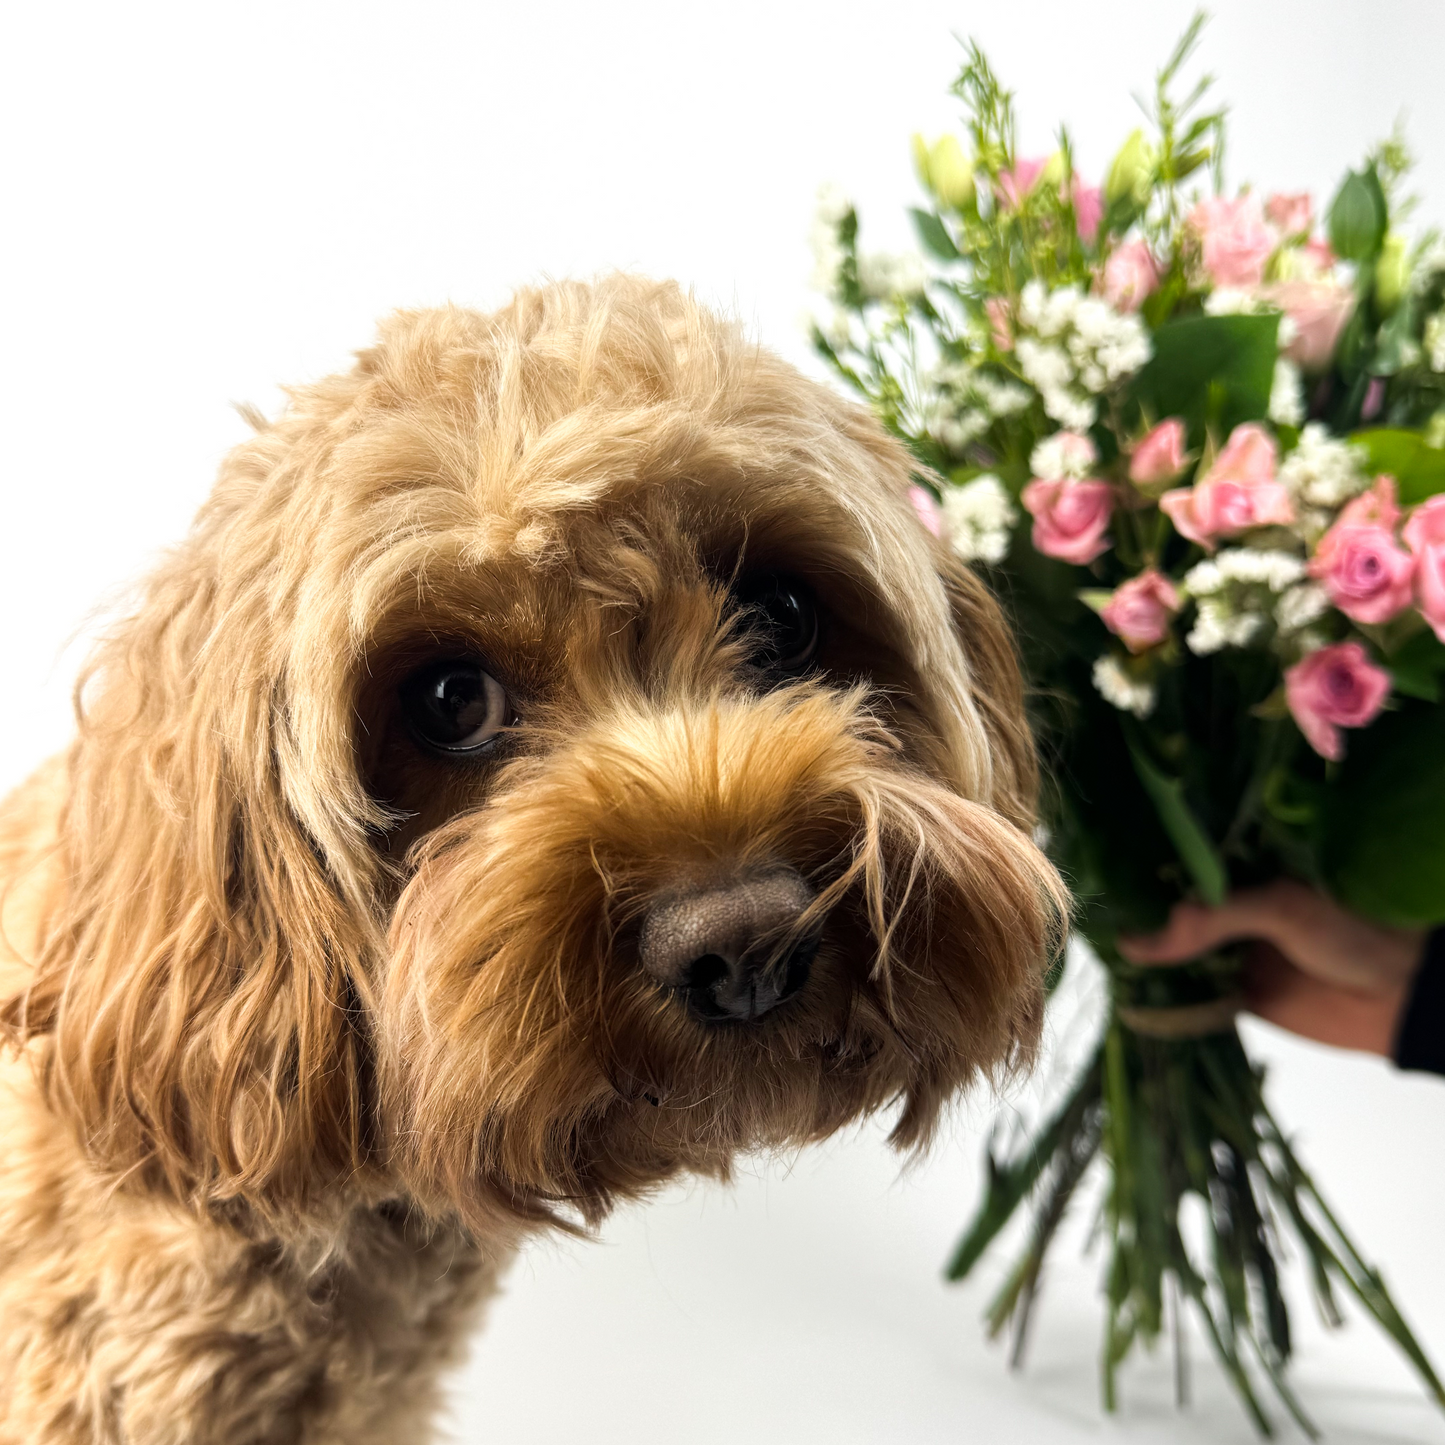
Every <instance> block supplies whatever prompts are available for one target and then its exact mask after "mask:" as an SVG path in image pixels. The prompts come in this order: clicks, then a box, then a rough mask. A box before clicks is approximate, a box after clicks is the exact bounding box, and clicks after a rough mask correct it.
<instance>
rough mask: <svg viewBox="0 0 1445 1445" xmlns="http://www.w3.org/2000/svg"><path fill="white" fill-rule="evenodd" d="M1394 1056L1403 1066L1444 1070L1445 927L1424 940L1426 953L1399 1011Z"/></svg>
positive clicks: (1427, 1069) (1443, 1071)
mask: <svg viewBox="0 0 1445 1445" xmlns="http://www.w3.org/2000/svg"><path fill="white" fill-rule="evenodd" d="M1394 1057H1395V1062H1396V1063H1397V1064H1398V1065H1399V1066H1400V1067H1401V1068H1402V1069H1422V1070H1424V1071H1425V1072H1427V1073H1431V1074H1445V928H1437V929H1436V930H1435V931H1434V933H1432V934H1431V935H1430V936H1429V937H1428V938H1427V939H1426V940H1425V957H1424V958H1423V959H1422V960H1421V961H1420V967H1419V969H1417V970H1416V973H1415V978H1414V981H1413V982H1412V983H1411V985H1410V993H1409V997H1408V998H1406V1000H1405V1007H1404V1009H1403V1010H1402V1011H1401V1013H1400V1026H1399V1028H1398V1029H1397V1030H1396V1033H1395V1050H1394Z"/></svg>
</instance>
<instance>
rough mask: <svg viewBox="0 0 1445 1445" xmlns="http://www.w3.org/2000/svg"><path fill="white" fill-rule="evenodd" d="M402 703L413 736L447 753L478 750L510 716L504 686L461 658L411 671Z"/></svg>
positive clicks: (403, 692) (478, 666)
mask: <svg viewBox="0 0 1445 1445" xmlns="http://www.w3.org/2000/svg"><path fill="white" fill-rule="evenodd" d="M401 705H402V710H403V711H404V712H405V714H406V718H407V721H408V722H409V723H410V724H411V726H412V730H413V731H414V732H415V733H416V735H417V737H418V738H419V739H420V740H421V741H422V742H423V743H425V744H426V745H427V746H428V747H432V748H436V749H437V750H439V751H441V752H445V753H475V752H479V751H480V750H481V749H483V748H485V747H486V746H487V745H488V744H489V743H491V742H492V741H493V740H494V739H495V738H496V736H497V734H498V733H500V732H501V731H502V729H503V728H505V727H506V726H507V723H508V722H509V721H510V718H511V709H510V706H509V704H508V702H507V692H506V689H505V688H504V687H503V686H502V684H501V683H499V682H498V681H497V679H496V678H495V677H493V676H492V675H491V673H489V672H487V671H486V670H485V669H484V668H483V667H482V666H481V664H480V663H477V662H472V661H469V660H467V659H465V658H463V659H461V660H450V661H446V662H434V663H431V664H430V665H429V666H427V667H424V668H422V669H421V671H420V672H415V673H413V674H412V675H411V677H409V678H408V679H407V680H406V681H405V682H404V683H403V684H402V686H401Z"/></svg>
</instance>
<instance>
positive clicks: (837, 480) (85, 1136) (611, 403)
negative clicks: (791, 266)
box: [0, 277, 1064, 1445]
mask: <svg viewBox="0 0 1445 1445" xmlns="http://www.w3.org/2000/svg"><path fill="white" fill-rule="evenodd" d="M908 480H909V461H908V459H907V457H906V455H905V453H904V452H903V450H902V449H901V448H900V447H899V446H898V445H897V444H896V443H895V442H893V441H892V440H890V439H889V438H887V437H886V436H885V435H884V434H883V433H882V432H881V431H880V430H879V429H878V428H877V426H876V425H875V424H874V423H873V422H872V421H870V420H869V419H868V418H867V417H866V416H865V415H864V414H862V413H861V412H859V411H858V410H856V409H855V408H853V407H851V406H849V405H848V404H846V403H844V402H843V401H841V400H839V399H838V398H837V397H836V396H834V395H833V394H831V393H830V392H829V391H827V390H826V389H824V388H822V387H819V386H817V385H815V384H813V383H811V382H809V381H807V380H805V379H804V378H803V377H801V376H800V375H799V374H798V373H797V372H795V371H794V370H792V369H791V368H789V367H787V366H786V365H784V364H783V363H782V362H780V361H778V360H777V359H776V358H774V357H772V356H770V355H769V354H767V353H766V352H764V351H761V350H759V349H757V348H756V347H753V346H751V345H749V344H747V343H746V342H745V341H744V339H743V338H742V337H741V335H740V334H739V332H738V330H737V329H736V328H735V327H734V326H733V325H731V324H729V323H727V322H724V321H722V320H720V319H719V318H717V317H715V316H713V315H711V314H709V313H708V312H706V311H705V310H703V309H701V308H699V307H697V306H696V305H695V304H693V303H692V302H691V301H690V300H689V299H688V298H687V297H686V296H685V295H684V294H682V293H681V292H680V291H678V290H677V288H675V287H673V286H670V285H658V284H653V283H648V282H644V281H641V280H637V279H634V278H627V277H615V278H611V279H609V280H607V281H604V282H602V283H599V284H597V285H595V286H588V285H582V284H571V285H558V286H552V287H549V288H546V289H543V290H536V291H525V292H521V293H519V294H518V295H517V297H516V298H515V299H514V300H513V302H512V303H511V304H510V305H509V306H508V307H507V308H505V309H504V310H502V311H500V312H498V313H497V314H495V315H491V316H483V315H479V314H476V313H474V312H469V311H464V310H459V309H445V310H436V311H425V312H415V313H403V314H400V315H397V316H395V317H393V318H392V319H391V320H390V321H389V322H388V323H386V325H385V326H384V327H383V329H382V332H381V335H380V338H379V340H378V342H377V344H376V345H375V346H374V347H373V348H371V349H370V350H368V351H366V352H363V353H362V354H361V355H360V356H359V358H358V360H357V364H356V365H355V367H354V368H353V369H352V370H351V371H350V372H348V373H346V374H345V375H340V376H336V377H332V378H329V379H328V380H326V381H323V382H321V383H319V384H317V385H315V386H311V387H306V388H302V389H298V390H296V391H295V392H293V393H291V401H290V405H289V406H288V408H287V409H286V411H285V413H284V415H283V416H282V417H281V418H280V419H279V420H278V421H277V422H275V423H274V424H272V425H262V426H261V427H260V429H259V430H258V433H257V435H256V436H254V437H253V438H252V439H250V440H249V441H247V442H246V443H244V444H243V445H241V446H240V447H238V448H237V449H236V450H235V451H234V452H233V453H232V454H231V455H230V456H229V457H228V458H227V460H226V462H225V464H224V466H223V468H222V472H221V476H220V479H219V481H218V482H217V484H216V487H215V490H214V492H213V494H212V496H211V498H210V500H209V501H208V502H207V503H206V505H205V507H204V508H203V509H202V511H201V513H200V515H199V516H198V518H197V519H196V522H195V525H194V527H193V529H192V531H191V533H190V535H189V536H188V537H187V538H186V540H185V541H184V542H183V543H182V544H181V546H180V547H179V548H177V549H176V550H175V551H174V552H173V553H172V554H171V555H170V556H169V557H168V558H167V559H166V560H165V561H164V562H163V563H162V564H161V565H160V567H159V568H158V569H157V570H156V571H155V573H154V575H153V576H152V577H151V578H150V579H149V581H148V582H147V583H146V584H145V586H144V589H143V591H142V593H141V595H140V598H139V601H138V603H137V604H136V606H135V608H134V610H133V611H132V612H131V613H130V615H128V616H127V617H125V618H124V619H123V620H122V621H120V622H119V624H118V625H117V626H116V627H115V629H114V631H113V633H112V634H111V636H110V637H109V638H108V640H106V641H105V642H104V643H103V644H102V645H101V647H100V648H99V650H98V652H97V654H96V656H95V658H94V660H93V663H92V665H91V668H90V669H89V672H88V674H87V676H86V678H85V679H84V681H83V684H82V687H81V690H80V693H79V697H80V703H79V707H78V711H79V730H78V736H77V738H76V741H75V743H74V745H73V746H72V747H71V749H70V751H69V752H68V754H66V756H65V757H64V758H63V759H60V760H57V761H56V762H54V763H52V764H50V765H48V766H47V767H46V768H45V769H43V770H42V771H41V773H39V774H37V775H36V777H35V778H34V779H32V780H31V782H30V783H29V784H27V785H26V786H25V787H24V788H22V789H21V790H20V791H19V792H17V793H16V794H15V795H13V796H12V798H11V799H10V800H9V801H8V802H7V804H6V805H5V809H4V812H3V815H0V878H3V883H4V889H5V893H4V915H3V921H4V942H3V944H0V999H3V1000H4V1002H3V1004H0V1028H3V1031H4V1034H5V1036H6V1037H8V1039H9V1041H10V1042H11V1044H12V1045H13V1056H12V1058H11V1059H10V1061H8V1062H5V1063H0V1140H3V1144H4V1153H3V1161H4V1162H3V1165H0V1442H5V1445H9V1442H17V1445H18V1442H21V1441H24V1442H27V1445H36V1442H45V1445H52V1442H53V1445H60V1442H66V1445H72V1442H73V1445H80V1442H115V1445H120V1442H128V1445H136V1442H146V1445H150V1442H177V1445H179V1442H181V1441H187V1442H195V1445H210V1442H216V1445H221V1442H224V1445H242V1442H262V1441H266V1442H272V1441H298V1442H299V1441H305V1442H323V1441H324V1442H330V1441H337V1442H339V1441H342V1440H345V1441H348V1442H352V1445H356V1442H363V1445H364V1442H381V1441H402V1440H405V1441H412V1440H417V1439H419V1438H421V1436H422V1434H424V1433H425V1429H426V1424H425V1422H426V1421H427V1420H428V1419H429V1418H430V1415H431V1413H432V1411H433V1409H434V1404H435V1401H434V1381H435V1379H436V1377H437V1374H438V1371H439V1370H440V1368H441V1367H442V1366H443V1365H444V1364H445V1363H447V1362H448V1361H449V1360H450V1359H451V1357H452V1355H453V1354H454V1352H455V1350H456V1349H457V1348H458V1347H459V1344H460V1342H461V1341H462V1340H464V1338H465V1333H466V1330H467V1329H468V1328H469V1327H470V1325H471V1324H472V1323H473V1322H474V1320H475V1317H476V1315H477V1313H478V1311H479V1309H480V1307H481V1305H482V1302H483V1301H484V1300H485V1298H486V1297H487V1295H488V1294H490V1293H491V1292H492V1291H493V1289H494V1288H495V1282H496V1277H497V1273H498V1270H499V1269H500V1268H501V1267H502V1266H503V1265H504V1264H505V1261H506V1259H507V1258H508V1256H509V1255H510V1254H511V1253H512V1252H513V1251H514V1249H515V1247H516V1245H517V1243H518V1241H519V1239H521V1238H522V1237H523V1236H524V1234H525V1233H526V1232H527V1231H529V1230H534V1229H537V1228H541V1227H557V1226H560V1227H564V1228H581V1227H585V1226H586V1225H588V1224H590V1223H592V1222H594V1221H596V1220H597V1219H599V1218H600V1217H601V1216H602V1215H603V1214H604V1213H605V1212H606V1210H607V1209H608V1208H609V1207H611V1206H612V1205H613V1204H615V1203H616V1202H618V1201H619V1200H623V1199H629V1198H636V1197H638V1196H641V1195H644V1194H645V1193H646V1192H647V1191H648V1190H649V1189H650V1188H652V1187H654V1186H656V1185H657V1184H658V1183H659V1182H661V1181H663V1180H665V1179H667V1178H669V1177H671V1176H673V1175H675V1174H677V1173H678V1172H679V1171H697V1172H701V1173H706V1174H712V1175H725V1174H726V1173H727V1170H728V1167H729V1161H730V1160H731V1159H732V1158H733V1157H734V1155H735V1154H736V1153H737V1152H738V1151H740V1150H746V1149H755V1148H768V1147H779V1146H785V1145H792V1144H797V1143H800V1142H804V1141H807V1140H812V1139H818V1138H821V1137H823V1136H824V1135H827V1134H829V1133H831V1132H832V1131H834V1130H836V1129H837V1128H839V1127H840V1126H841V1125H843V1124H844V1123H846V1122H847V1121H849V1120H852V1119H856V1118H858V1117H859V1116H861V1115H863V1114H866V1113H869V1112H871V1111H874V1110H877V1109H881V1108H884V1107H886V1106H889V1105H893V1104H898V1105H900V1109H899V1113H898V1122H897V1126H896V1137H897V1139H898V1141H899V1142H900V1143H901V1144H903V1145H907V1146H916V1145H918V1144H920V1143H922V1142H923V1141H925V1140H926V1139H927V1137H928V1134H929V1131H930V1129H931V1127H932V1125H933V1124H934V1122H935V1121H936V1119H937V1118H938V1115H939V1111H940V1109H941V1108H942V1107H943V1106H944V1104H945V1103H946V1101H947V1100H948V1098H949V1097H950V1096H951V1095H952V1094H953V1093H954V1091H956V1090H957V1089H958V1088H959V1087H961V1086H963V1085H965V1084H967V1083H968V1082H969V1081H970V1079H972V1078H974V1077H975V1076H976V1075H977V1074H978V1073H979V1072H980V1071H996V1070H998V1069H1000V1068H1008V1067H1011V1066H1014V1065H1016V1064H1018V1063H1019V1062H1021V1061H1026V1060H1027V1059H1028V1057H1029V1056H1030V1053H1031V1050H1032V1048H1033V1046H1034V1043H1035V1040H1036V1037H1037V1031H1038V1023H1039V1017H1040V1011H1041V978H1042V972H1043V965H1044V963H1045V961H1046V960H1047V959H1048V958H1049V956H1050V955H1051V953H1052V951H1053V950H1054V949H1055V948H1056V947H1057V945H1058V942H1059V933H1060V928H1061V923H1062V919H1063V917H1064V901H1063V896H1062V892H1061V889H1060V886H1059V883H1058V880H1057V878H1056V877H1055V875H1054V874H1053V872H1052V870H1051V869H1050V868H1049V866H1048V864H1047V863H1046V862H1045V860H1044V859H1043V857H1042V856H1041V854H1040V853H1039V852H1038V851H1037V849H1036V848H1035V846H1034V844H1033V842H1032V841H1031V838H1030V829H1031V826H1032V821H1033V807H1034V785H1035V777H1034V760H1033V753H1032V748H1031V743H1030V739H1029V735H1028V731H1027V728H1026V725H1025V720H1024V716H1023V708H1022V700H1021V694H1020V684H1019V678H1018V671H1017V667H1016V664H1015V661H1014V656H1013V652H1012V648H1011V644H1010V639H1009V637H1008V635H1007V632H1006V629H1005V627H1004V625H1003V623H1002V620H1001V618H1000V615H999V612H998V609H997V608H996V606H995V604H994V603H993V601H992V600H991V598H990V597H989V596H988V594H987V591H986V589H985V588H984V587H983V586H982V585H981V584H980V583H979V582H978V581H977V580H976V579H975V578H974V577H973V576H972V575H971V574H970V573H969V572H968V571H967V570H966V569H965V568H963V567H962V566H961V565H959V564H958V563H957V561H956V560H955V559H953V558H952V557H951V555H949V554H948V552H947V549H945V548H943V547H942V546H940V545H939V544H937V543H935V542H934V541H933V539H932V538H931V537H929V536H928V535H927V533H926V532H925V531H924V529H923V528H922V527H920V526H919V525H918V523H917V521H916V519H915V518H914V516H913V515H912V512H911V509H910V507H909V504H908V501H907V495H906V492H907V485H908ZM755 567H771V568H777V569H784V570H786V571H788V572H790V573H796V574H798V575H800V576H802V577H804V578H806V579H807V580H808V581H809V583H810V584H811V585H812V587H813V588H814V589H815V590H816V593H817V595H818V597H819V600H820V603H821V606H822V608H823V609H824V613H825V616H826V618H827V632H826V634H825V638H824V644H823V652H822V656H821V667H820V670H819V671H818V672H817V673H816V674H814V675H812V676H809V677H806V678H803V679H800V680H795V681H792V682H789V683H786V684H785V685H781V686H769V685H767V682H766V680H765V679H762V678H760V677H759V676H758V675H757V671H756V668H753V667H751V666H750V665H749V663H748V660H747V652H746V647H745V641H746V639H745V638H744V637H743V636H741V635H740V633H739V628H738V624H737V618H736V616H735V614H734V612H733V610H732V609H731V608H730V605H729V592H728V587H729V582H730V579H731V578H732V577H733V576H734V575H735V574H737V573H738V572H739V571H740V570H743V569H745V568H755ZM448 647H452V648H457V647H466V648H467V649H469V650H472V651H479V652H480V653H482V654H483V655H484V656H485V657H486V658H487V659H488V663H489V666H490V667H491V669H492V670H493V671H494V672H495V673H496V674H497V675H498V676H499V677H504V678H505V679H506V681H507V686H508V688H509V691H510V692H511V695H512V697H513V699H514V702H515V706H516V711H517V715H518V720H517V723H516V726H515V727H514V728H513V729H512V730H511V732H510V734H509V735H508V736H507V737H506V738H505V739H504V741H503V745H502V746H501V747H500V748H499V749H498V751H497V753H496V755H495V757H493V758H492V759H491V760H490V761H488V762H487V763H486V764H485V765H482V766H475V765H460V764H458V763H457V762H455V761H442V760H439V759H436V758H434V757H432V756H430V755H428V754H425V753H424V752H422V751H421V750H420V749H418V748H417V747H416V746H415V745H414V744H413V743H412V742H411V740H410V737H409V735H408V733H407V731H406V729H405V728H404V727H403V726H402V725H401V722H400V719H399V715H398V704H397V700H396V698H397V687H398V683H399V682H400V680H401V679H402V678H404V677H405V676H406V675H408V673H409V672H410V671H411V670H412V669H414V668H415V667H416V666H417V665H418V663H419V662H421V661H423V660H425V659H426V658H428V657H430V656H434V655H436V654H437V653H438V651H439V650H445V649H446V648H448ZM780 861H781V862H785V863H786V864H787V865H788V866H789V867H791V868H794V869H796V870H798V871H799V872H800V873H801V874H803V875H804V876H806V877H807V878H808V879H810V880H811V881H812V883H813V885H814V886H815V887H816V889H817V891H818V903H817V904H816V905H815V908H814V910H813V914H814V915H816V916H817V917H820V918H821V917H823V916H824V915H826V917H827V920H828V921H827V924H826V928H825V932H824V937H823V944H822V947H821V948H820V951H819V954H818V958H817V964H816V966H815V970H814V975H813V978H812V980H811V982H810V984H809V986H808V988H807V989H806V990H805V992H804V994H803V995H802V996H800V997H799V998H798V999H797V1000H796V1001H794V1002H792V1003H790V1004H789V1006H788V1007H787V1008H785V1009H780V1010H778V1011H777V1014H776V1016H770V1017H769V1018H768V1019H767V1020H765V1021H763V1022H762V1023H761V1024H759V1025H757V1026H755V1027H753V1028H749V1029H737V1028H722V1029H716V1028H714V1029H708V1028H707V1027H706V1026H704V1025H702V1024H699V1023H698V1022H696V1021H694V1020H693V1019H692V1018H690V1017H689V1016H688V1015H687V1013H686V1011H685V1010H683V1009H682V1008H680V1007H679V1006H678V1003H677V1000H676V999H673V998H669V997H668V996H666V995H665V994H663V993H661V992H660V991H659V990H657V989H656V988H655V987H653V986H651V984H650V983H649V981H648V979H647V978H646V976H645V975H644V974H643V972H642V971H641V969H640V968H639V967H638V965H637V957H636V942H637V932H638V926H639V919H640V918H641V917H642V914H643V913H644V911H645V909H646V907H647V905H648V902H649V900H652V899H655V898H657V897H659V896H660V895H661V894H663V893H665V892H666V890H668V889H671V888H676V887H678V886H679V885H680V884H685V883H687V882H689V881H697V880H707V879H710V878H713V877H718V876H725V875H731V874H733V873H736V872H737V871H738V870H746V869H748V868H749V867H753V866H762V865H767V864H771V863H777V862H780Z"/></svg>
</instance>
